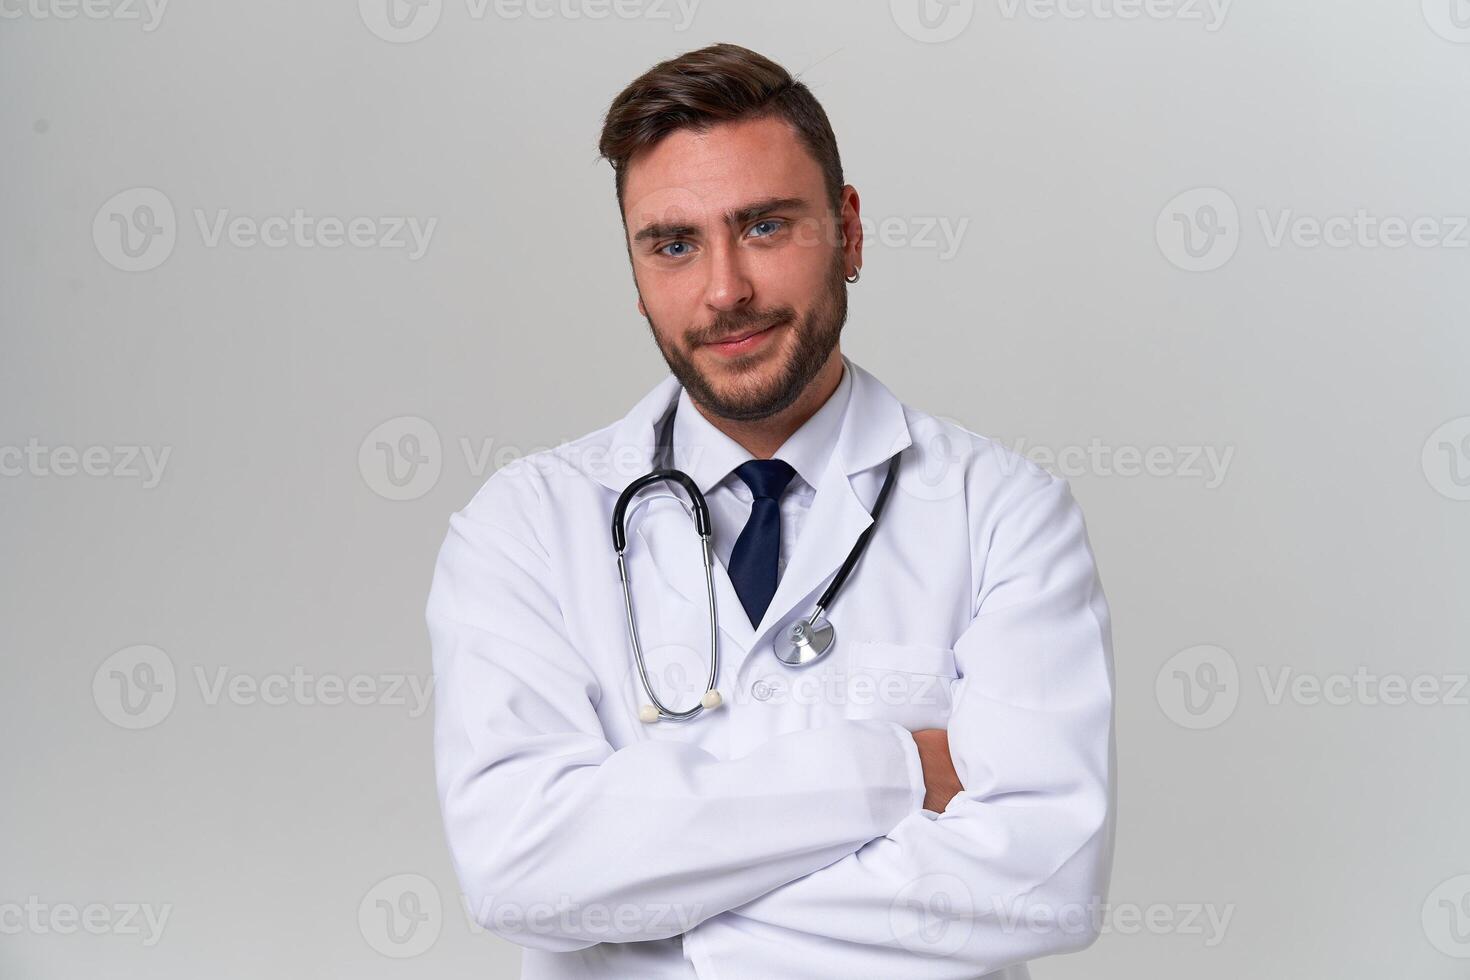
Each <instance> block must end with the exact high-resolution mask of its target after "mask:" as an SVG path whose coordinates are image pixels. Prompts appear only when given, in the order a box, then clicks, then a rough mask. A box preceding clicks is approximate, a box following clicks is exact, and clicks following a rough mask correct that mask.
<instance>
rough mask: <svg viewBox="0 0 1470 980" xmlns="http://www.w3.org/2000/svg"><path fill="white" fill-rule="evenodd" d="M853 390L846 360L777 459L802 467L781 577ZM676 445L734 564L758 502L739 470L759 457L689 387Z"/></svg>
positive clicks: (784, 539) (718, 550) (785, 515)
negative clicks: (708, 413)
mask: <svg viewBox="0 0 1470 980" xmlns="http://www.w3.org/2000/svg"><path fill="white" fill-rule="evenodd" d="M851 390H852V378H851V375H850V373H849V372H848V370H847V365H846V364H845V363H844V364H843V366H842V379H841V380H840V381H839V382H838V383H837V387H836V388H835V389H833V391H832V394H831V395H830V396H829V397H828V398H827V400H826V401H825V402H823V403H822V405H821V407H820V408H818V409H817V410H816V411H815V412H813V413H812V416H811V418H809V419H807V420H806V421H805V422H803V423H802V425H801V427H800V428H798V429H797V430H796V431H795V432H793V433H792V434H791V435H790V437H789V438H787V440H786V441H785V442H784V443H782V444H781V448H780V449H778V450H776V453H775V455H774V456H773V457H772V458H774V459H779V460H783V461H784V462H787V463H789V464H791V468H792V469H794V470H796V476H794V477H793V478H792V480H791V484H790V485H789V486H788V487H787V488H786V492H785V493H783V494H782V495H781V501H780V508H781V547H780V552H779V555H780V557H779V558H778V559H777V562H776V574H777V577H778V579H779V577H780V574H781V572H784V571H785V570H786V562H787V559H788V558H790V556H791V554H792V551H793V550H794V549H795V547H796V539H797V537H798V536H799V535H800V534H801V528H802V525H803V524H804V523H805V519H806V515H807V511H809V510H810V509H811V505H812V500H813V498H814V497H815V496H816V493H817V490H816V487H817V483H818V481H820V480H821V477H822V473H823V471H824V470H826V468H827V461H828V460H829V459H831V457H832V447H833V446H834V445H836V443H837V434H838V433H839V432H841V431H842V419H843V415H844V414H845V413H846V411H847V403H848V395H849V393H850V392H851ZM673 444H674V448H673V453H674V459H675V461H676V465H677V466H679V468H680V469H683V470H684V471H685V472H686V473H688V474H689V475H690V477H692V478H693V480H694V482H695V483H696V484H698V486H699V490H700V492H701V493H703V494H704V496H705V500H706V502H707V503H708V504H709V510H710V522H711V523H712V524H713V525H714V549H715V555H716V557H718V558H719V560H720V563H721V564H723V565H724V566H725V567H726V568H729V566H730V552H731V551H733V550H734V548H735V541H736V539H737V538H739V537H740V532H741V531H742V530H744V529H745V524H746V521H748V520H749V519H750V509H751V503H752V499H751V498H752V495H751V492H750V488H749V487H748V486H746V485H745V481H744V480H742V479H740V477H739V476H738V475H737V474H736V473H735V472H734V470H735V468H736V467H737V466H739V465H740V464H741V463H744V462H746V461H748V460H751V459H754V458H755V457H754V456H752V455H751V454H750V452H749V451H748V450H747V449H746V448H745V447H744V446H742V445H740V443H738V442H736V441H735V440H734V439H731V438H730V437H729V436H727V435H726V434H725V433H723V432H721V431H720V430H719V429H718V428H716V427H715V426H714V424H713V423H712V422H710V420H709V419H707V418H705V417H704V415H702V414H701V413H700V411H699V409H698V408H696V407H695V405H694V402H693V401H692V400H691V399H690V397H689V392H688V391H686V390H683V389H681V390H680V392H679V404H678V408H677V409H676V410H675V412H674V434H673Z"/></svg>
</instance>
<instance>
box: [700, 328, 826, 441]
mask: <svg viewBox="0 0 1470 980" xmlns="http://www.w3.org/2000/svg"><path fill="white" fill-rule="evenodd" d="M841 381H842V352H841V350H839V349H837V348H833V350H832V354H831V356H829V357H828V358H827V363H826V364H824V365H822V370H821V371H820V372H818V373H817V376H816V377H815V378H813V379H812V381H811V383H810V384H808V385H807V386H806V389H805V390H804V391H803V392H802V393H801V395H800V396H799V397H798V398H797V399H796V401H794V402H792V403H791V404H790V405H788V406H787V407H786V408H785V409H783V410H782V411H780V412H777V413H776V414H775V415H772V416H770V417H768V418H763V419H758V420H756V421H754V422H742V421H732V420H731V419H726V418H720V417H719V416H716V415H711V414H710V413H709V412H706V411H705V410H704V409H703V408H702V407H701V406H700V405H699V404H698V403H695V406H694V407H695V408H696V409H697V410H698V411H699V414H701V415H703V416H704V417H705V418H707V419H709V421H710V424H711V425H713V426H714V427H715V428H717V429H719V430H720V431H721V432H723V433H724V434H725V435H727V436H729V437H730V438H731V439H734V440H735V441H736V442H738V443H739V444H740V445H741V446H742V447H744V449H745V451H746V452H748V453H750V454H751V455H752V456H754V457H755V458H756V459H770V458H771V457H772V456H774V455H775V454H776V450H778V449H780V448H781V446H782V445H784V444H785V442H786V440H787V439H789V438H791V434H792V433H793V432H795V431H796V430H797V429H799V428H801V427H802V425H803V424H804V423H805V422H806V420H807V419H809V418H811V417H812V416H813V415H815V414H816V413H817V409H819V408H821V407H822V406H823V405H825V404H826V403H827V399H828V398H831V397H832V392H834V391H836V390H837V385H838V383H839V382H841Z"/></svg>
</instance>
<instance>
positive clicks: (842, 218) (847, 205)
mask: <svg viewBox="0 0 1470 980" xmlns="http://www.w3.org/2000/svg"><path fill="white" fill-rule="evenodd" d="M837 220H838V224H839V225H840V227H841V229H842V251H843V253H844V255H843V262H844V267H845V269H848V270H855V269H861V268H862V267H863V223H862V201H861V200H860V199H859V198H858V192H857V188H855V187H853V186H852V185H851V184H848V185H847V186H845V187H843V188H842V210H841V212H840V213H839V214H838V216H837ZM848 274H849V275H850V274H851V273H850V272H849V273H848Z"/></svg>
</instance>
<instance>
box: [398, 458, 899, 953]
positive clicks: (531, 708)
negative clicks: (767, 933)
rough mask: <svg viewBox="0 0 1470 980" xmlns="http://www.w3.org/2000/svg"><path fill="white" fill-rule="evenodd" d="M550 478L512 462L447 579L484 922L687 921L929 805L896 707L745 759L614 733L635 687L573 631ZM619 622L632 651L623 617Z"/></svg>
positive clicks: (464, 830)
mask: <svg viewBox="0 0 1470 980" xmlns="http://www.w3.org/2000/svg"><path fill="white" fill-rule="evenodd" d="M544 494H545V486H544V484H540V485H538V484H537V483H535V482H533V481H532V480H531V479H530V478H515V479H512V478H511V477H510V476H508V475H507V471H506V470H501V471H499V472H497V473H496V474H495V476H493V477H492V478H491V479H490V481H488V482H487V484H486V485H485V487H484V488H483V489H482V490H481V492H480V493H479V494H477V495H476V499H475V500H474V501H472V502H471V504H470V506H468V507H466V508H465V510H464V511H462V512H460V513H458V514H456V515H454V517H453V518H451V521H450V530H449V534H448V536H447V538H446V540H445V542H444V544H443V546H442V548H441V550H440V553H439V557H438V562H437V565H436V568H435V572H434V578H433V584H432V586H431V589H430V594H429V601H428V608H427V619H428V626H429V633H430V638H431V643H432V649H433V666H434V685H435V686H434V697H435V722H434V751H435V763H436V773H437V784H438V793H439V800H440V804H441V807H442V814H443V819H444V827H445V831H446V834H447V837H448V842H449V848H450V853H451V857H452V859H453V863H454V866H455V870H456V873H457V875H458V878H459V882H460V884H461V886H462V889H463V893H464V894H463V898H464V900H465V902H466V903H467V911H468V912H469V914H470V915H472V916H473V917H474V919H475V920H476V921H477V922H479V923H480V924H481V925H482V926H484V927H485V928H486V929H488V930H489V931H491V932H493V933H495V934H497V935H500V936H501V937H503V938H506V939H509V940H511V941H513V942H515V943H518V944H520V945H523V946H529V947H534V948H539V949H546V950H553V951H569V950H576V949H582V948H585V947H588V946H591V945H594V944H596V943H600V942H635V941H642V940H652V939H664V938H668V937H671V936H674V935H678V934H680V933H683V932H685V931H687V930H688V929H690V928H693V927H694V926H696V925H697V924H698V923H700V922H702V921H703V920H705V919H707V918H709V917H710V916H713V915H717V914H719V913H721V912H724V911H726V910H728V909H730V908H733V907H735V906H737V905H741V904H743V903H745V902H748V901H750V900H751V899H753V898H756V897H757V896H759V895H762V894H765V893H766V892H769V891H770V890H771V889H772V888H775V887H777V886H778V885H781V884H783V883H784V882H788V881H791V880H793V879H796V878H799V877H801V876H802V875H805V874H808V873H810V872H812V871H814V870H816V869H818V868H820V867H823V866H825V865H828V864H830V863H831V862H833V861H835V860H837V859H838V858H841V857H843V856H844V855H847V854H850V853H852V852H853V851H855V850H856V849H857V848H858V847H860V846H862V845H863V844H864V843H866V842H867V841H869V840H871V839H873V838H875V837H878V836H881V835H882V834H884V833H886V832H887V831H889V830H891V829H892V828H893V827H894V826H895V825H897V824H898V822H899V821H900V820H902V819H903V818H904V817H905V816H907V815H909V814H911V813H914V812H917V811H918V810H919V809H920V808H921V806H922V800H923V791H924V782H923V772H922V767H921V766H920V764H919V757H918V752H917V749H916V747H915V746H914V743H913V739H912V737H911V736H910V735H909V734H908V733H907V732H906V731H904V730H903V729H902V728H901V727H900V726H898V725H896V724H893V723H891V722H885V721H871V720H870V721H863V722H851V723H846V724H842V725H839V726H833V727H829V728H825V729H820V730H809V731H800V732H795V733H791V734H787V735H784V736H781V737H778V738H775V739H772V740H770V741H768V742H767V743H765V744H764V745H762V746H760V747H758V748H757V749H755V750H754V751H753V752H751V753H750V754H748V755H746V756H743V757H741V758H738V759H734V760H721V759H719V758H716V757H715V756H713V755H711V754H709V753H708V752H706V751H704V750H702V749H700V748H699V747H696V746H692V745H689V744H686V743H683V742H679V741H672V740H670V741H660V740H647V741H641V742H637V743H634V744H632V745H628V746H625V747H622V748H619V749H617V750H616V751H614V749H613V748H612V746H611V745H610V744H609V743H608V741H607V739H606V737H605V734H604V731H603V729H602V727H601V725H600V723H599V720H598V716H597V713H596V710H595V704H596V702H597V701H598V700H599V699H600V698H602V697H604V696H615V695H612V694H611V693H610V692H604V691H602V690H601V689H600V686H599V681H598V679H597V677H596V676H595V675H594V673H593V671H592V670H591V669H590V668H589V666H588V661H587V658H586V653H587V651H583V650H578V649H575V648H574V647H573V645H572V644H571V642H570V641H569V639H568V635H567V631H566V629H565V624H564V619H563V614H562V607H563V603H565V604H575V603H577V602H578V601H580V599H579V597H578V596H576V595H568V594H567V593H566V590H565V589H563V588H562V587H561V585H560V583H559V581H558V576H557V570H556V568H555V567H554V566H555V564H556V563H555V562H554V561H552V560H551V558H550V557H549V554H548V551H547V550H546V549H545V548H544V547H543V544H542V543H541V542H540V541H539V540H538V534H537V528H538V526H543V527H544V526H545V525H544V524H542V523H541V520H542V519H544V518H545V517H546V516H548V515H546V514H544V513H541V508H542V507H543V506H544V505H543V503H542V499H543V497H544ZM538 515H539V516H538ZM598 543H599V542H589V543H588V547H589V548H593V547H595V546H596V545H597V544H598ZM599 557H607V556H599ZM609 560H610V559H609ZM608 632H609V642H614V640H615V641H616V642H617V644H618V647H619V650H620V651H622V649H623V646H624V641H623V637H624V635H625V634H624V633H623V622H622V620H621V618H618V619H610V620H609V622H608Z"/></svg>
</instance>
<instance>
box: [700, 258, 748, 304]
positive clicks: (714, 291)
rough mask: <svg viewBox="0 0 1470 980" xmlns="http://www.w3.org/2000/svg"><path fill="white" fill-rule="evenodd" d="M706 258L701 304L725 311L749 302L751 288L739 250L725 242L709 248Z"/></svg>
mask: <svg viewBox="0 0 1470 980" xmlns="http://www.w3.org/2000/svg"><path fill="white" fill-rule="evenodd" d="M706 255H707V256H708V258H709V261H708V262H707V263H706V266H705V268H706V269H707V270H708V272H709V281H708V282H707V283H705V295H704V301H705V303H706V304H707V305H708V306H709V308H710V309H712V310H718V311H720V312H727V311H730V310H736V309H739V308H740V307H742V306H745V305H746V304H747V303H749V302H750V300H751V297H752V295H753V294H754V292H755V287H754V285H753V283H752V282H751V279H750V274H749V272H748V271H747V270H746V268H745V262H744V259H743V257H742V256H741V254H740V249H739V248H738V247H737V246H735V245H732V244H730V243H728V242H717V243H714V244H712V245H711V246H710V248H709V251H708V252H706Z"/></svg>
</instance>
